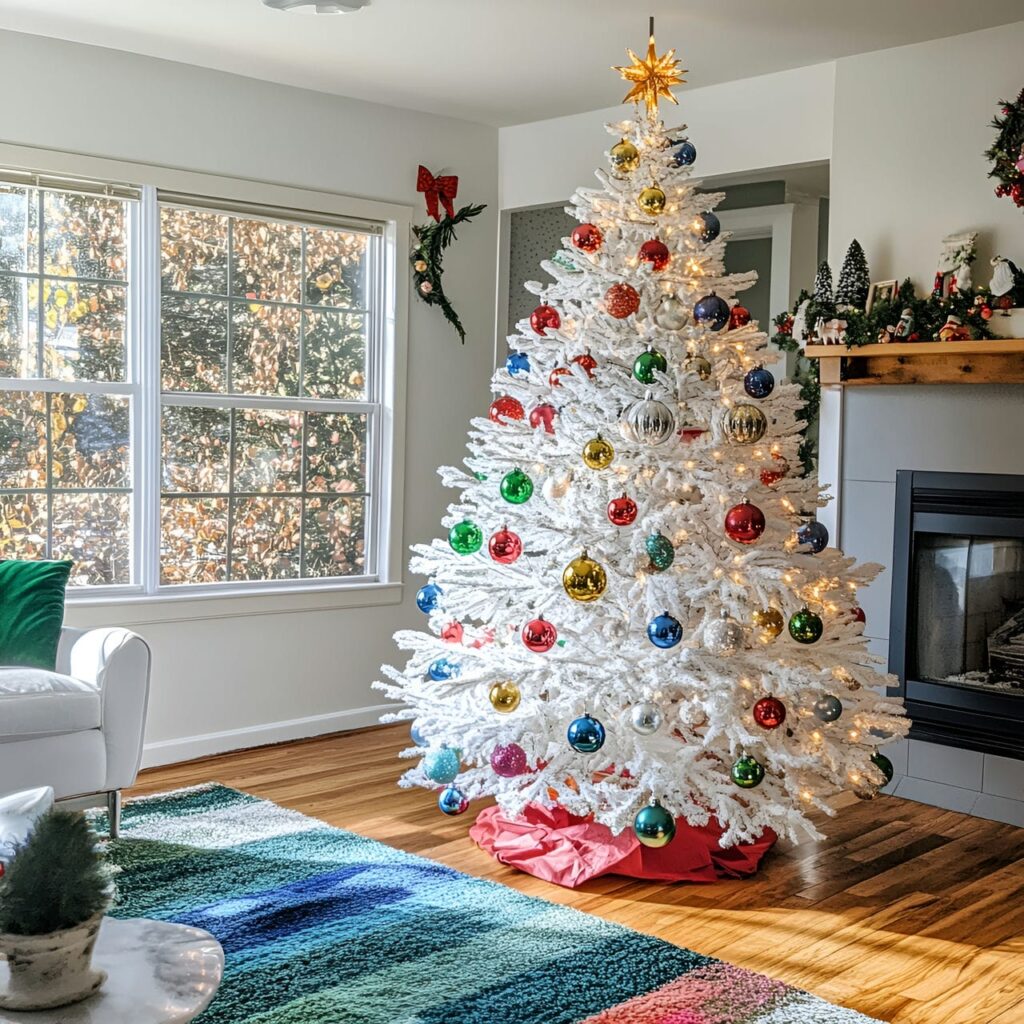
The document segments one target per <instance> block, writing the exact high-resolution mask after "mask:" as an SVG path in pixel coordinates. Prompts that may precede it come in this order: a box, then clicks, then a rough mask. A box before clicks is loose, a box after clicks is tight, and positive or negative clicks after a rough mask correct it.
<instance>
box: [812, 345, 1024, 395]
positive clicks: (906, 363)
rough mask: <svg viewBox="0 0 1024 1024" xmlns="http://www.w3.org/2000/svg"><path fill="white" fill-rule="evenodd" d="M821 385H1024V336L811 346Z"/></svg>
mask: <svg viewBox="0 0 1024 1024" xmlns="http://www.w3.org/2000/svg"><path fill="white" fill-rule="evenodd" d="M804 355H805V356H806V357H807V358H808V359H818V360H820V369H821V383H822V384H843V385H862V384H1024V339H1022V338H990V339H988V340H986V341H915V342H894V343H891V344H888V345H861V346H860V347H854V348H847V347H846V346H845V345H808V346H807V347H806V349H805V350H804Z"/></svg>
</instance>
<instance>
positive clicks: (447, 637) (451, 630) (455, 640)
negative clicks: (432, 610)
mask: <svg viewBox="0 0 1024 1024" xmlns="http://www.w3.org/2000/svg"><path fill="white" fill-rule="evenodd" d="M462 632H463V630H462V623H461V622H449V623H448V625H447V626H445V627H444V629H442V630H441V639H442V640H443V641H444V642H445V643H446V644H461V643H462Z"/></svg>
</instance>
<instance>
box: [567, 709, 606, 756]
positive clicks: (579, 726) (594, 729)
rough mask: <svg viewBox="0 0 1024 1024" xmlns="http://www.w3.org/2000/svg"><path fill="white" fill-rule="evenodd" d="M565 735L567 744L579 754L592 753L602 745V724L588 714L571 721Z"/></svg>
mask: <svg viewBox="0 0 1024 1024" xmlns="http://www.w3.org/2000/svg"><path fill="white" fill-rule="evenodd" d="M566 735H567V736H568V738H569V746H570V747H572V749H573V750H578V751H579V752H580V753H581V754H593V753H595V752H596V751H598V750H600V749H601V748H602V747H603V746H604V726H603V725H602V724H601V723H600V722H599V721H598V720H597V719H596V718H592V717H591V716H590V715H584V716H583V717H582V718H577V719H576V720H575V721H574V722H572V723H571V724H570V725H569V731H568V733H567V734H566Z"/></svg>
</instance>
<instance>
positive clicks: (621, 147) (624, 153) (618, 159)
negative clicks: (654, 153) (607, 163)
mask: <svg viewBox="0 0 1024 1024" xmlns="http://www.w3.org/2000/svg"><path fill="white" fill-rule="evenodd" d="M608 156H609V158H610V160H611V164H612V167H614V168H615V170H617V171H623V172H625V173H626V174H629V173H630V172H631V171H635V170H636V169H637V167H639V166H640V150H638V149H637V148H636V146H634V145H633V143H632V142H630V141H629V140H628V139H620V140H619V141H618V142H616V143H615V145H614V146H612V148H611V151H610V152H609V154H608Z"/></svg>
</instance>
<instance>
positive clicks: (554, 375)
mask: <svg viewBox="0 0 1024 1024" xmlns="http://www.w3.org/2000/svg"><path fill="white" fill-rule="evenodd" d="M570 373H572V370H570V369H569V367H568V366H556V367H555V368H554V369H553V370H552V371H551V373H549V374H548V383H549V384H550V385H551V386H552V387H553V388H560V387H561V386H562V382H561V381H560V380H559V379H558V378H559V377H565V376H568V375H569V374H570Z"/></svg>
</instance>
